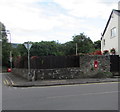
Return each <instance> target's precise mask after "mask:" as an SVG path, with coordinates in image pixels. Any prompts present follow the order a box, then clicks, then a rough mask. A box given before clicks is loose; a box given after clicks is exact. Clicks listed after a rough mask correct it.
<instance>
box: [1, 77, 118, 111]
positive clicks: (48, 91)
mask: <svg viewBox="0 0 120 112" xmlns="http://www.w3.org/2000/svg"><path fill="white" fill-rule="evenodd" d="M3 81H4V77H3ZM2 106H3V110H118V83H115V82H114V83H101V84H81V85H67V86H53V87H29V88H14V87H7V86H5V85H4V83H3V86H2Z"/></svg>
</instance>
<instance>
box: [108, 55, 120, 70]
mask: <svg viewBox="0 0 120 112" xmlns="http://www.w3.org/2000/svg"><path fill="white" fill-rule="evenodd" d="M110 63H111V64H110V72H119V69H120V68H119V67H120V57H119V55H110Z"/></svg>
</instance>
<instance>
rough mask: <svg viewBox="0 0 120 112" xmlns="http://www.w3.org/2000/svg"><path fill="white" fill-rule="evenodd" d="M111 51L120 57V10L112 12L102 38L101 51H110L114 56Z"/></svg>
mask: <svg viewBox="0 0 120 112" xmlns="http://www.w3.org/2000/svg"><path fill="white" fill-rule="evenodd" d="M119 4H120V2H119ZM119 9H120V8H119ZM111 49H115V54H116V55H119V56H120V10H112V12H111V14H110V17H109V19H108V22H107V24H106V27H105V29H104V31H103V33H102V37H101V51H102V52H104V51H105V50H108V51H109V53H110V54H112V53H111V52H110V51H111Z"/></svg>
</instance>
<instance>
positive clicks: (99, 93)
mask: <svg viewBox="0 0 120 112" xmlns="http://www.w3.org/2000/svg"><path fill="white" fill-rule="evenodd" d="M112 93H118V91H110V92H97V93H85V94H76V95H64V96H52V97H47V98H48V99H52V98H67V97H78V96H81V95H82V96H87V95H102V94H112Z"/></svg>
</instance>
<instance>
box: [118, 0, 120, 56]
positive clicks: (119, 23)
mask: <svg viewBox="0 0 120 112" xmlns="http://www.w3.org/2000/svg"><path fill="white" fill-rule="evenodd" d="M118 10H120V2H119V3H118ZM118 54H119V56H120V16H119V17H118Z"/></svg>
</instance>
